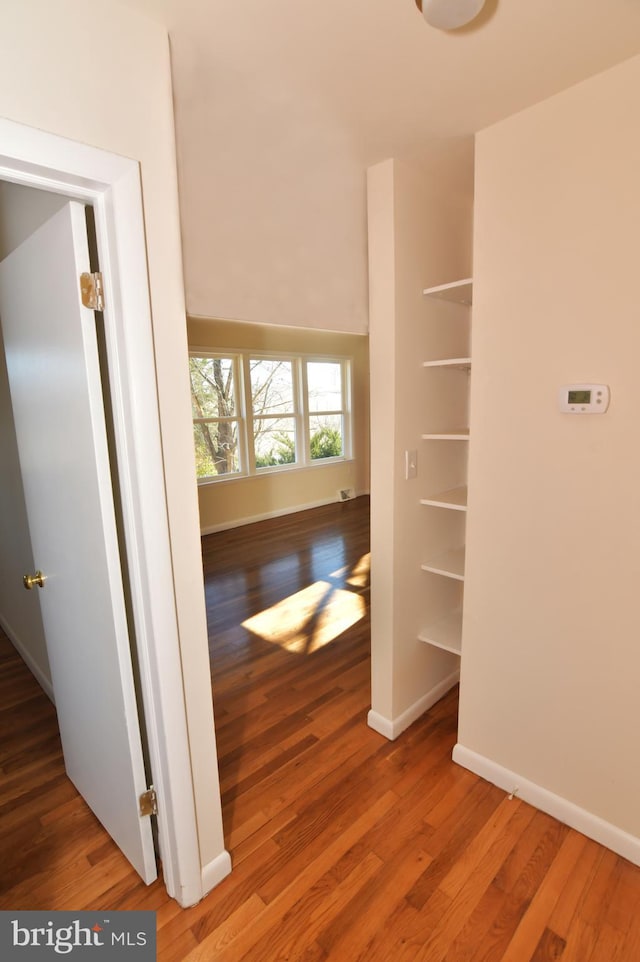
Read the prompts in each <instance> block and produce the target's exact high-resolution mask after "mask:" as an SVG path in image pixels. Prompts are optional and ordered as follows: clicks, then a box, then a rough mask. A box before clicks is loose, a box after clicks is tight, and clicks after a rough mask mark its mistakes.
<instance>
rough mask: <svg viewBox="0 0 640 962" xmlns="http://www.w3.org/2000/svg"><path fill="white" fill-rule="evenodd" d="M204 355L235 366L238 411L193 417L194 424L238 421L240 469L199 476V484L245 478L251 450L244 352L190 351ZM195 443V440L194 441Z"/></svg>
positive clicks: (234, 381) (195, 354)
mask: <svg viewBox="0 0 640 962" xmlns="http://www.w3.org/2000/svg"><path fill="white" fill-rule="evenodd" d="M192 357H202V358H211V359H212V360H215V359H216V358H220V359H221V360H229V361H231V363H232V366H233V385H234V391H235V406H236V413H235V414H234V415H232V416H230V417H216V416H212V417H202V418H200V417H195V416H193V417H192V420H193V424H194V425H196V424H212V423H213V424H220V423H222V422H227V423H229V422H232V423H233V422H236V423H237V425H238V465H239V470H238V471H230V472H229V473H228V474H219V475H207V476H205V477H203V478H198V484H201V483H203V482H204V483H208V482H209V481H231V480H235V479H237V478H245V477H247V475H248V474H249V464H250V462H249V451H248V441H247V408H246V391H245V376H244V375H245V371H244V364H243V357H242V354H240V353H238V351H189V358H192ZM194 443H195V441H194Z"/></svg>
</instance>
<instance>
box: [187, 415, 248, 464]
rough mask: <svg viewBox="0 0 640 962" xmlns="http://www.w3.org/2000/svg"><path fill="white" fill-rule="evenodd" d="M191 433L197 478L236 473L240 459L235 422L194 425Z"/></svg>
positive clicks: (236, 424) (236, 423)
mask: <svg viewBox="0 0 640 962" xmlns="http://www.w3.org/2000/svg"><path fill="white" fill-rule="evenodd" d="M193 433H194V440H195V445H196V474H197V476H198V477H199V478H214V477H219V476H220V475H223V474H237V473H238V471H239V470H240V458H239V455H238V422H237V421H220V422H216V421H214V422H209V423H208V424H194V425H193Z"/></svg>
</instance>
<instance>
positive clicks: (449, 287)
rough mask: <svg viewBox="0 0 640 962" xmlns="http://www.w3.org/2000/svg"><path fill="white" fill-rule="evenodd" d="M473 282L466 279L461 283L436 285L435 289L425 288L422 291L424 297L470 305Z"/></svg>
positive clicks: (453, 282)
mask: <svg viewBox="0 0 640 962" xmlns="http://www.w3.org/2000/svg"><path fill="white" fill-rule="evenodd" d="M472 291H473V280H472V278H471V277H466V278H465V279H464V280H462V281H452V282H451V283H450V284H438V286H437V287H427V288H425V290H423V292H422V293H423V294H424V295H425V297H440V298H442V300H445V301H455V302H457V303H458V304H471V303H472Z"/></svg>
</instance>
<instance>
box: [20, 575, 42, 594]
mask: <svg viewBox="0 0 640 962" xmlns="http://www.w3.org/2000/svg"><path fill="white" fill-rule="evenodd" d="M46 580H47V579H46V575H43V574H42V572H41V571H36V573H35V574H34V575H25V576H24V578H23V579H22V583H23V585H24V586H25V588H26V589H27V591H31V589H32V588H35V586H36V585H37V586H38V588H44V583H45V581H46Z"/></svg>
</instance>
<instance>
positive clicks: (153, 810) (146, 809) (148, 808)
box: [140, 785, 158, 815]
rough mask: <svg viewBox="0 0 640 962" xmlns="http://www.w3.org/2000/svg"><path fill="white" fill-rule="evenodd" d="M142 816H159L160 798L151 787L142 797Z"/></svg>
mask: <svg viewBox="0 0 640 962" xmlns="http://www.w3.org/2000/svg"><path fill="white" fill-rule="evenodd" d="M140 814H141V815H157V814H158V797H157V795H156V790H155V788H154V787H153V785H152V786H151V788H148V789H147V791H146V792H143V793H142V795H141V796H140Z"/></svg>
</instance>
